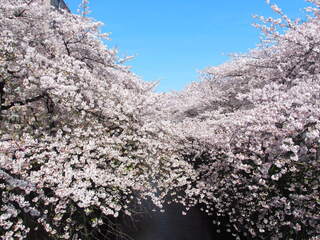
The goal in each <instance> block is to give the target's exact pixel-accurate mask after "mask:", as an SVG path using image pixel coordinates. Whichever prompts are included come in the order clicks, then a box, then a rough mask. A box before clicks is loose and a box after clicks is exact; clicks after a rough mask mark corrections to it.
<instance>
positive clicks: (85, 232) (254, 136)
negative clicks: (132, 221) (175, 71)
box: [0, 0, 320, 240]
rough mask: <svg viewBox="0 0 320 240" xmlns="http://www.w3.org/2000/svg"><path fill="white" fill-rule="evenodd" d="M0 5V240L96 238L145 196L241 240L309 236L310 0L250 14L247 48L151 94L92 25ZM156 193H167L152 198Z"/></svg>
mask: <svg viewBox="0 0 320 240" xmlns="http://www.w3.org/2000/svg"><path fill="white" fill-rule="evenodd" d="M40 2H41V0H28V1H27V0H2V1H1V4H0V20H1V25H0V121H1V122H0V123H1V125H0V237H1V239H8V240H9V239H28V238H29V239H30V238H31V237H32V236H33V235H32V234H35V233H37V232H44V233H45V234H46V236H48V237H51V238H52V239H95V238H97V239H106V238H107V236H104V235H105V234H106V231H109V229H107V230H106V228H107V227H108V221H109V220H108V218H109V217H117V216H118V215H119V213H121V214H127V215H131V214H132V213H133V212H134V211H135V209H134V208H132V204H134V203H139V202H140V201H142V200H144V199H147V200H148V201H150V200H151V201H152V202H153V204H154V205H155V206H158V207H160V208H161V205H162V203H163V202H164V201H165V200H166V199H170V201H177V202H180V203H181V204H183V205H184V206H185V208H186V210H188V209H189V208H190V207H191V206H193V205H195V204H198V203H200V204H202V205H204V206H206V207H205V208H204V209H203V210H204V211H206V212H207V213H208V214H210V215H213V216H215V217H216V222H215V223H216V224H217V225H219V224H220V221H221V219H225V217H227V218H228V219H229V221H230V226H227V227H228V231H232V232H233V233H234V235H235V236H237V235H238V234H241V235H244V236H245V237H246V238H248V239H274V240H275V239H312V238H313V239H315V238H316V237H317V236H319V235H320V215H319V212H320V197H319V196H320V193H319V184H320V183H319V181H320V179H319V176H320V61H319V59H320V34H319V33H320V2H319V1H318V0H310V2H312V3H313V5H314V7H313V8H312V7H309V8H308V9H307V10H308V11H309V12H310V15H309V17H308V18H307V19H306V20H305V21H304V22H299V21H292V20H290V19H289V18H288V17H287V16H286V15H285V14H284V13H282V11H281V9H280V8H279V7H277V6H276V5H271V7H272V9H273V10H274V11H275V12H277V13H278V14H279V16H280V18H279V19H273V18H264V17H258V18H259V19H260V20H261V21H262V24H261V25H258V24H257V25H256V26H257V27H258V28H259V29H261V31H262V32H263V33H264V34H265V36H266V37H265V40H264V41H263V43H262V44H261V46H259V47H258V48H257V49H254V50H252V51H251V52H249V53H248V54H245V55H237V56H234V58H233V59H232V60H231V61H230V62H227V63H225V64H223V65H221V66H217V67H210V68H208V69H205V70H204V71H203V73H202V80H201V81H199V82H196V83H193V84H191V85H190V86H188V87H187V88H186V89H185V90H184V91H182V92H179V93H166V94H157V93H154V92H153V90H152V88H153V84H151V83H146V82H143V81H141V80H140V79H139V78H138V77H137V76H135V75H134V74H133V73H132V72H130V70H129V69H128V68H127V67H126V66H124V65H121V62H122V60H121V59H119V58H118V57H117V53H116V51H115V50H113V49H109V48H108V47H106V46H105V44H104V43H103V40H104V39H105V38H108V36H107V35H105V34H101V33H100V32H99V27H100V25H101V24H100V23H98V22H95V21H93V20H91V19H88V18H86V17H85V15H86V13H87V10H88V9H87V2H88V1H82V3H83V7H84V9H83V12H82V16H78V15H73V14H71V13H68V12H65V11H63V10H57V9H53V8H49V7H48V6H46V5H41V4H40ZM168 194H170V197H169V198H166V197H167V196H168Z"/></svg>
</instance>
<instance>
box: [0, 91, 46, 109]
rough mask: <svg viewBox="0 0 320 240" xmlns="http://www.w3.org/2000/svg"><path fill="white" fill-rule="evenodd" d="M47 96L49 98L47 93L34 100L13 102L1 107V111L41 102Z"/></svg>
mask: <svg viewBox="0 0 320 240" xmlns="http://www.w3.org/2000/svg"><path fill="white" fill-rule="evenodd" d="M47 96H48V94H47V93H43V94H41V95H39V96H36V97H33V98H28V99H26V100H24V101H15V102H12V103H11V104H9V105H5V106H0V111H1V110H8V109H10V108H12V107H14V106H17V105H19V106H23V105H27V104H28V103H32V102H36V101H39V100H41V99H43V98H45V97H47Z"/></svg>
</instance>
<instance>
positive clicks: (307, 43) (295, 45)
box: [161, 1, 320, 239]
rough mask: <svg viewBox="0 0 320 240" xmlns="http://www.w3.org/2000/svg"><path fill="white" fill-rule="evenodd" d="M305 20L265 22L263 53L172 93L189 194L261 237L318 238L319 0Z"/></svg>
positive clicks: (168, 99) (167, 102)
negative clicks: (191, 175)
mask: <svg viewBox="0 0 320 240" xmlns="http://www.w3.org/2000/svg"><path fill="white" fill-rule="evenodd" d="M310 2H312V3H313V4H314V6H315V7H314V8H311V7H309V8H308V9H307V10H308V11H309V12H310V16H308V18H307V20H306V21H304V22H299V21H292V20H290V19H289V18H288V17H287V16H286V15H285V14H284V13H283V12H282V11H281V9H280V8H279V7H277V6H276V5H271V8H272V9H273V10H274V11H275V12H277V13H278V14H279V16H280V18H279V19H273V18H264V17H260V18H259V19H260V20H261V21H262V24H260V25H259V24H257V25H256V26H257V27H258V28H259V29H261V30H262V32H263V33H264V34H265V39H264V41H263V42H262V44H261V46H259V47H258V48H257V49H254V50H252V51H251V52H249V53H248V54H245V55H237V56H234V57H233V59H232V60H231V61H230V62H227V63H225V64H223V65H221V66H217V67H210V68H208V69H206V70H204V71H203V74H202V75H203V79H202V81H200V82H197V83H193V84H192V85H190V86H189V87H188V88H186V89H185V90H184V91H183V92H181V93H176V94H166V95H165V96H164V98H163V102H162V103H161V104H163V106H165V111H163V113H162V117H164V118H166V119H171V121H172V122H174V123H175V125H176V126H177V128H180V129H181V131H180V134H182V135H183V136H184V137H185V138H186V139H189V142H190V141H191V143H192V145H190V144H189V147H190V149H192V148H193V149H194V155H195V156H196V157H195V167H196V170H197V171H198V174H199V177H200V180H199V181H197V183H196V186H197V187H196V188H192V189H189V190H187V194H189V195H190V196H194V198H199V199H200V202H202V203H205V204H206V206H207V209H206V211H207V212H208V213H209V214H210V213H212V214H216V215H217V221H216V223H217V224H219V221H220V218H219V216H221V218H222V217H225V216H227V217H229V219H230V222H231V224H230V231H234V232H235V235H236V233H237V232H238V233H242V234H244V235H245V236H247V237H248V238H257V239H289V238H291V239H308V238H310V237H314V236H319V235H320V214H319V213H320V198H319V196H320V193H319V186H320V177H319V176H320V94H319V93H320V61H319V59H320V34H319V32H320V14H319V13H320V10H319V7H320V2H319V1H310Z"/></svg>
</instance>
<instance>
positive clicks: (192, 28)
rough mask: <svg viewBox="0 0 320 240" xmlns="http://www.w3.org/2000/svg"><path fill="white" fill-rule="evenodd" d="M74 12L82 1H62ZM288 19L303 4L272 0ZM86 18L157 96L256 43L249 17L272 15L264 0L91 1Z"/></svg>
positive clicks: (300, 12)
mask: <svg viewBox="0 0 320 240" xmlns="http://www.w3.org/2000/svg"><path fill="white" fill-rule="evenodd" d="M65 2H66V3H67V4H68V5H69V7H70V9H71V10H72V12H74V13H76V9H77V7H78V6H79V4H80V2H81V0H65ZM271 3H276V4H277V5H279V6H280V7H281V8H282V9H283V10H284V11H285V12H286V13H287V14H288V15H289V16H291V17H301V16H303V8H304V7H305V6H306V3H305V1H304V0H271ZM90 9H91V14H90V17H93V18H95V19H97V20H99V21H101V22H103V23H105V25H104V27H103V29H102V30H103V31H104V32H111V33H112V34H111V38H112V41H110V42H107V45H108V46H110V47H117V48H118V49H119V54H120V56H128V55H135V56H136V57H135V58H134V59H133V60H131V61H130V62H129V63H128V65H130V66H132V71H133V72H134V73H136V74H137V75H139V76H140V77H141V78H142V79H144V80H146V81H160V85H159V86H158V87H157V91H161V92H163V91H170V90H175V91H176V90H181V89H183V88H184V87H185V86H186V85H187V84H188V83H190V82H192V81H196V80H197V79H198V76H199V74H198V72H197V71H198V70H201V69H204V68H205V67H207V66H212V65H219V64H221V63H223V62H225V61H226V60H228V54H230V53H239V52H240V53H241V52H242V53H243V52H247V51H248V50H249V49H251V48H254V47H255V46H256V44H257V43H258V42H259V32H258V31H257V30H256V29H255V28H254V27H252V26H251V24H252V23H253V21H254V20H253V19H252V15H254V14H258V15H263V16H274V14H273V13H272V11H271V10H270V8H269V7H268V5H267V4H266V3H265V1H264V0H229V1H227V0H162V1H152V0H148V1H147V0H112V1H111V0H91V2H90Z"/></svg>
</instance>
